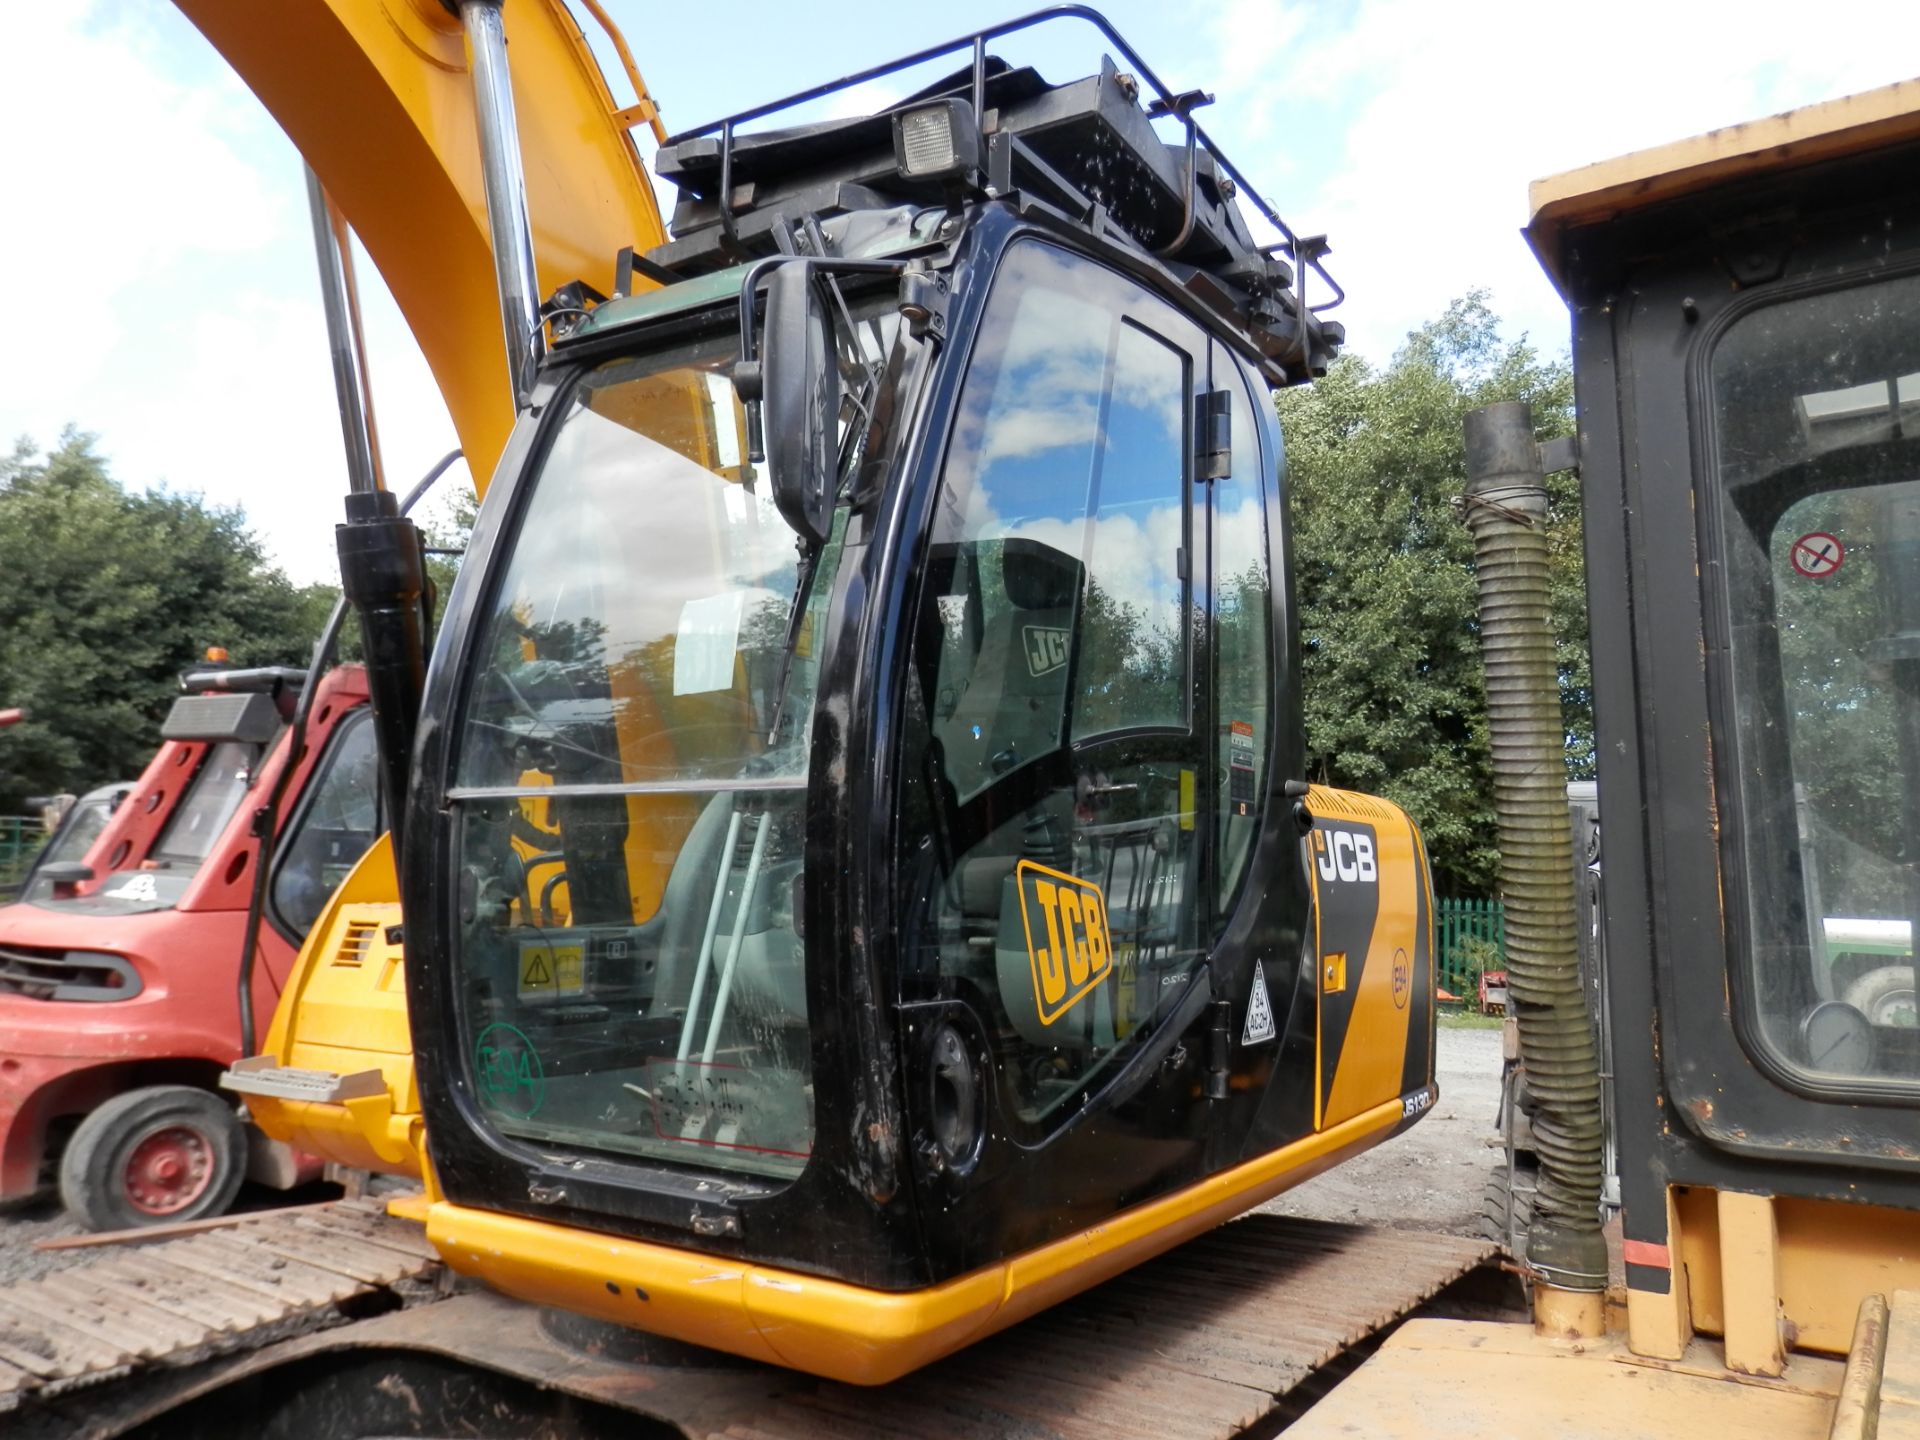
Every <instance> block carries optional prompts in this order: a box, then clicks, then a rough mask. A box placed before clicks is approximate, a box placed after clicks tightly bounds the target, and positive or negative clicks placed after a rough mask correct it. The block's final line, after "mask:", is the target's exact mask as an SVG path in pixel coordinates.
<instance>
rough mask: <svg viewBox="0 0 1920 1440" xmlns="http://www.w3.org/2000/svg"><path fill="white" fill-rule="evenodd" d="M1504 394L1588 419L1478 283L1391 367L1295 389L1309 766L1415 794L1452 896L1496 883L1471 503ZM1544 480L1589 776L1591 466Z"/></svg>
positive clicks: (1584, 770)
mask: <svg viewBox="0 0 1920 1440" xmlns="http://www.w3.org/2000/svg"><path fill="white" fill-rule="evenodd" d="M1501 400H1524V401H1527V402H1529V403H1530V404H1531V405H1532V406H1533V416H1534V423H1535V426H1536V428H1537V430H1538V433H1539V434H1540V436H1541V437H1542V438H1543V439H1544V438H1550V437H1553V436H1557V435H1564V434H1567V433H1569V431H1570V430H1571V428H1572V423H1573V379H1572V374H1571V372H1570V370H1569V368H1568V366H1567V365H1566V364H1565V363H1563V362H1558V361H1547V360H1542V359H1541V358H1540V356H1539V355H1538V354H1537V353H1536V352H1535V351H1534V350H1533V348H1532V347H1531V346H1530V345H1528V344H1527V343H1526V342H1525V341H1524V340H1522V341H1519V342H1517V343H1512V344H1508V343H1503V342H1502V341H1501V339H1500V336H1499V331H1498V324H1497V321H1496V319H1495V317H1494V315H1493V313H1492V311H1491V310H1490V309H1489V308H1488V307H1487V303H1486V297H1485V295H1484V294H1481V293H1474V294H1471V295H1469V296H1467V297H1466V298H1465V299H1463V300H1457V301H1455V302H1454V303H1453V304H1452V305H1450V306H1448V308H1447V310H1446V313H1445V314H1443V315H1442V316H1441V317H1440V318H1439V319H1438V320H1435V321H1433V322H1432V323H1431V324H1428V325H1426V326H1423V327H1422V328H1420V329H1419V330H1416V331H1415V332H1413V334H1411V335H1410V336H1409V337H1408V338H1407V342H1406V344H1405V345H1404V346H1402V348H1401V349H1400V351H1399V352H1398V353H1397V354H1396V355H1395V356H1394V357H1393V360H1392V363H1390V364H1389V365H1388V366H1387V367H1386V368H1385V369H1383V370H1377V369H1375V368H1373V367H1372V366H1370V365H1369V364H1368V363H1367V362H1366V361H1365V360H1364V359H1362V358H1360V357H1359V356H1356V355H1349V356H1346V357H1344V358H1342V359H1341V360H1339V361H1337V362H1336V363H1335V364H1334V365H1333V367H1332V368H1331V369H1330V370H1329V372H1328V374H1327V376H1326V378H1325V379H1323V380H1321V381H1319V382H1317V383H1316V384H1314V385H1313V386H1311V387H1308V388H1306V389H1302V390H1294V391H1287V392H1284V393H1283V394H1282V395H1281V397H1280V402H1279V404H1280V414H1281V423H1282V427H1283V429H1284V431H1285V434H1286V444H1287V465H1288V475H1289V484H1290V486H1291V491H1292V506H1293V515H1294V545H1293V548H1294V555H1295V583H1296V586H1297V592H1298V604H1299V614H1300V633H1301V641H1302V646H1303V650H1304V654H1303V664H1302V672H1303V673H1302V688H1303V692H1304V700H1305V708H1306V722H1307V750H1308V755H1309V761H1310V764H1311V766H1312V773H1313V776H1314V778H1315V779H1317V780H1321V781H1324V782H1326V783H1330V784H1334V785H1340V786H1347V787H1351V788H1353V789H1356V790H1365V791H1369V792H1372V793H1374V794H1379V795H1383V796H1385V797H1387V798H1388V799H1391V800H1393V801H1394V802H1395V803H1397V804H1399V805H1401V806H1403V807H1404V808H1405V809H1406V810H1407V811H1408V812H1409V813H1410V814H1411V815H1412V816H1413V817H1414V819H1415V821H1416V822H1418V824H1419V825H1420V827H1421V830H1422V832H1423V834H1424V835H1425V838H1426V842H1427V846H1428V850H1429V852H1430V854H1431V856H1432V859H1433V867H1434V871H1435V883H1436V885H1438V887H1439V888H1440V889H1442V890H1443V891H1446V892H1449V893H1453V894H1486V893H1490V892H1491V890H1492V888H1493V885H1494V879H1495V875H1496V872H1497V868H1498V864H1499V848H1498V843H1497V835H1496V827H1495V820H1494V815H1493V801H1492V794H1493V786H1492V768H1491V760H1490V755H1489V749H1488V740H1487V721H1486V690H1485V671H1484V669H1483V665H1482V661H1481V655H1480V644H1479V634H1478V626H1477V622H1476V613H1477V606H1476V596H1475V588H1474V566H1473V541H1472V537H1471V536H1470V535H1469V533H1468V531H1467V528H1466V525H1465V523H1464V522H1463V521H1462V519H1461V516H1460V508H1459V503H1458V502H1459V497H1460V495H1461V492H1462V491H1463V489H1464V488H1465V485H1466V469H1465V457H1464V446H1463V440H1462V433H1461V424H1462V420H1463V417H1464V416H1465V415H1466V413H1467V412H1468V411H1469V410H1473V409H1476V408H1478V407H1479V406H1482V405H1488V404H1492V403H1494V402H1495V401H1501ZM1548 490H1549V494H1550V499H1551V514H1550V517H1549V543H1550V545H1551V548H1552V556H1553V577H1552V587H1553V608H1554V619H1555V623H1556V628H1557V632H1558V636H1559V660H1560V685H1561V700H1562V704H1563V706H1564V710H1565V715H1566V731H1567V760H1568V765H1569V768H1570V770H1571V771H1572V773H1573V774H1574V776H1575V777H1576V778H1581V777H1585V776H1589V775H1591V774H1592V763H1593V705H1592V693H1591V679H1590V674H1589V669H1588V664H1587V625H1586V595H1585V590H1584V585H1583V579H1582V570H1581V550H1580V517H1579V509H1578V484H1577V481H1576V480H1575V479H1574V478H1573V477H1572V476H1570V475H1559V476H1553V477H1549V480H1548Z"/></svg>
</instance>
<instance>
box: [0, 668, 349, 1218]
mask: <svg viewBox="0 0 1920 1440" xmlns="http://www.w3.org/2000/svg"><path fill="white" fill-rule="evenodd" d="M182 688H183V689H184V690H186V691H187V692H188V693H186V694H183V695H182V696H181V698H180V699H178V700H177V701H175V702H174V706H173V709H172V710H171V712H170V713H169V714H168V716H167V719H166V721H165V723H164V724H163V725H162V727H161V744H160V748H159V750H158V751H157V752H156V753H155V755H154V757H153V760H152V761H151V762H150V763H149V764H148V765H147V767H146V770H145V772H144V773H143V774H142V775H141V776H140V778H139V780H138V781H136V782H134V783H133V784H132V785H131V786H122V787H115V788H116V790H118V791H119V792H121V798H120V799H119V802H118V803H117V804H115V805H113V806H112V808H111V810H110V811H109V812H108V813H106V814H105V815H104V818H103V822H102V823H101V824H100V825H99V827H98V830H97V833H96V834H95V835H94V836H93V837H92V839H91V841H90V842H89V843H87V844H86V845H85V846H84V849H83V850H82V851H81V853H80V854H79V856H78V858H66V856H58V857H56V856H47V857H43V861H42V863H41V864H40V865H38V866H37V868H36V870H35V872H34V874H33V877H32V882H31V884H30V885H29V886H28V887H27V888H26V889H25V890H24V891H23V892H22V895H21V898H20V899H19V901H18V902H16V903H14V904H10V905H6V906H4V907H0V1206H4V1205H6V1204H8V1202H17V1201H22V1200H25V1199H27V1198H29V1197H32V1196H35V1195H38V1194H41V1193H44V1192H45V1191H46V1190H48V1189H50V1188H51V1187H53V1186H56V1185H57V1186H58V1189H59V1192H60V1195H61V1198H62V1200H63V1202H64V1203H65V1205H66V1207H67V1208H68V1210H70V1211H71V1212H72V1213H73V1214H74V1215H75V1217H76V1218H78V1219H79V1220H80V1221H81V1222H82V1223H83V1224H85V1225H86V1226H88V1227H89V1228H92V1229H123V1228H131V1227H135V1226H140V1225H148V1224H155V1223H159V1222H163V1221H179V1220H189V1219H194V1218H197V1217H200V1216H204V1215H212V1214H218V1213H220V1212H222V1211H224V1210H225V1209H226V1208H227V1207H228V1206H229V1205H230V1204H231V1203H232V1202H233V1199H234V1196H235V1193H236V1192H237V1191H238V1190H239V1188H240V1185H241V1183H242V1181H243V1180H246V1179H252V1180H255V1181H259V1182H263V1183H265V1184H267V1185H271V1186H276V1187H279V1188H288V1187H291V1186H293V1185H296V1184H300V1183H304V1182H305V1181H308V1180H312V1179H315V1178H317V1177H318V1175H319V1171H320V1162H318V1161H317V1160H314V1159H313V1158H312V1157H307V1156H302V1155H300V1154H298V1153H297V1152H295V1151H293V1150H291V1149H289V1148H288V1147H286V1146H284V1145H280V1144H277V1143H276V1142H272V1141H269V1140H267V1139H266V1138H265V1137H264V1136H262V1135H261V1134H260V1133H259V1132H258V1131H256V1130H254V1129H253V1128H252V1127H251V1126H250V1125H249V1124H247V1122H246V1119H245V1116H244V1114H243V1113H241V1112H240V1111H238V1110H236V1109H235V1107H234V1105H233V1104H232V1103H231V1102H230V1101H229V1100H228V1099H227V1098H225V1097H224V1096H223V1095H222V1094H221V1093H220V1092H219V1091H218V1090H217V1089H216V1087H215V1081H216V1080H217V1078H218V1076H219V1074H220V1072H221V1070H222V1069H224V1068H225V1067H226V1066H227V1065H230V1064H231V1063H233V1061H234V1060H236V1059H237V1058H239V1057H240V1056H241V1055H242V1054H243V1053H245V1050H246V1048H247V1046H248V1043H249V1036H248V1034H247V1032H248V1030H250V1029H251V1026H252V1020H253V1017H254V1016H255V1015H270V1014H271V1013H272V1011H273V1006H274V1003H275V1001H276V1000H277V999H278V997H279V992H280V987H281V984H282V982H283V981H284V979H285V977H286V974H287V971H288V970H289V968H290V967H291V966H292V964H293V961H294V956H295V954H296V953H297V952H298V950H299V947H300V942H301V941H302V939H303V938H304V937H305V935H306V933H307V930H308V929H309V927H310V926H311V925H312V923H313V921H314V918H315V917H316V916H317V915H318V914H319V911H320V908H321V906H322V905H323V904H324V902H325V900H326V898H327V896H328V894H329V893H330V892H331V891H332V889H333V887H334V885H335V884H336V883H337V882H338V881H339V879H340V878H341V877H342V876H343V875H344V874H345V873H346V871H347V870H348V869H349V868H350V867H351V866H352V864H353V863H354V861H356V860H358V859H359V858H360V856H361V854H362V853H363V852H364V851H365V850H366V849H367V847H368V846H369V845H370V844H371V843H372V842H373V839H374V837H375V836H376V835H377V834H378V833H379V832H380V830H381V828H382V822H381V817H380V815H379V804H378V799H377V794H376V791H377V787H376V786H375V784H374V747H373V735H372V731H371V729H370V728H369V725H368V723H367V722H368V719H369V711H368V706H367V682H366V673H365V671H364V670H363V669H362V668H361V667H360V666H358V665H341V666H337V667H334V668H332V669H328V670H326V671H325V672H324V673H323V674H320V678H319V679H318V680H317V682H315V683H313V684H311V685H309V684H308V672H307V671H303V670H295V669H287V668H283V667H269V668H261V669H211V670H205V671H200V672H196V673H192V674H189V675H187V676H184V677H183V679H182ZM263 836H270V837H271V841H270V843H268V844H266V845H264V846H263V845H262V837H263ZM255 917H257V919H256V918H255ZM250 920H255V924H256V934H257V940H256V941H255V942H254V963H253V964H252V965H251V966H250V967H247V966H243V964H242V958H243V955H242V952H243V950H244V949H245V948H246V945H245V941H244V936H245V934H246V931H247V928H248V925H249V921H250ZM244 969H250V971H251V975H250V981H249V982H248V983H244V984H243V983H242V981H241V978H240V977H241V974H242V972H243V970H244Z"/></svg>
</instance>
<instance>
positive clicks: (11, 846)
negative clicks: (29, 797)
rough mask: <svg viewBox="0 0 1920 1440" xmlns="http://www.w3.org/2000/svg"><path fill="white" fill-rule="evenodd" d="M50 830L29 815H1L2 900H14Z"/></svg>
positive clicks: (0, 881)
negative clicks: (14, 894)
mask: <svg viewBox="0 0 1920 1440" xmlns="http://www.w3.org/2000/svg"><path fill="white" fill-rule="evenodd" d="M46 838H47V832H46V830H45V828H43V827H42V826H41V824H40V822H39V820H38V819H36V818H33V817H31V816H27V815H0V899H11V898H12V897H13V892H14V890H15V889H17V888H18V887H19V884H20V881H21V879H22V878H23V877H24V876H25V875H26V873H27V867H28V866H29V865H31V864H33V857H34V856H36V855H38V854H39V853H40V846H41V844H42V843H43V842H44V841H45V840H46Z"/></svg>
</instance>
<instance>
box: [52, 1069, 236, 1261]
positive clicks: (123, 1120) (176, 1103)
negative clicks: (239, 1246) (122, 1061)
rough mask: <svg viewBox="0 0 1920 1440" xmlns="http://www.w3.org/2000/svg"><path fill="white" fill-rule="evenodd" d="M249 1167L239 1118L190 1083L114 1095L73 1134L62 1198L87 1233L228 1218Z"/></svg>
mask: <svg viewBox="0 0 1920 1440" xmlns="http://www.w3.org/2000/svg"><path fill="white" fill-rule="evenodd" d="M246 1168H247V1139H246V1135H245V1133H244V1132H243V1131H242V1129H241V1127H240V1120H239V1117H238V1116H236V1115H235V1114H234V1113H233V1109H232V1107H231V1106H229V1105H228V1104H227V1103H226V1102H225V1101H223V1100H222V1099H221V1098H220V1097H219V1096H217V1095H213V1094H210V1093H209V1092H207V1091H205V1090H196V1089H194V1088H193V1087H192V1086H189V1085H154V1086H150V1087H148V1088H147V1089H144V1090H129V1091H128V1092H127V1093H126V1094H124V1095H116V1096H114V1097H113V1099H111V1100H109V1101H107V1103H106V1104H104V1105H102V1106H101V1107H100V1108H99V1109H97V1110H95V1111H94V1112H93V1113H92V1114H91V1115H89V1116H87V1118H86V1119H84V1120H82V1121H81V1122H80V1126H79V1128H78V1129H77V1130H75V1131H74V1132H73V1138H72V1139H71V1140H70V1141H68V1142H67V1152H66V1154H65V1155H64V1156H63V1157H62V1158H61V1161H60V1199H61V1201H62V1202H63V1203H64V1204H65V1205H66V1207H67V1210H68V1211H69V1212H70V1213H71V1214H72V1215H73V1217H74V1218H75V1219H76V1220H78V1221H79V1222H80V1223H81V1224H82V1225H84V1226H86V1227H87V1229H89V1230H133V1229H137V1228H139V1227H140V1226H143V1225H167V1224H173V1223H176V1222H178V1221H182V1220H198V1219H200V1218H202V1217H203V1216H207V1215H220V1214H223V1213H225V1211H226V1209H227V1207H228V1206H229V1205H231V1204H233V1197H234V1195H235V1194H236V1193H237V1192H238V1191H239V1189H240V1182H241V1180H242V1179H243V1178H244V1177H245V1173H246Z"/></svg>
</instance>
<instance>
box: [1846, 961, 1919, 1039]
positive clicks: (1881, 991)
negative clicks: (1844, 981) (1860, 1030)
mask: <svg viewBox="0 0 1920 1440" xmlns="http://www.w3.org/2000/svg"><path fill="white" fill-rule="evenodd" d="M1913 995H1914V990H1913V967H1912V966H1911V965H1882V966H1881V967H1880V968H1879V969H1878V970H1869V971H1868V972H1867V973H1866V974H1865V975H1862V976H1861V977H1860V978H1859V979H1858V980H1856V981H1854V982H1853V984H1851V985H1849V986H1848V987H1847V1004H1849V1005H1851V1006H1853V1008H1854V1009H1856V1010H1858V1011H1859V1012H1860V1013H1861V1014H1862V1015H1864V1016H1866V1017H1867V1019H1868V1021H1870V1022H1871V1023H1872V1024H1874V1025H1879V1026H1888V1027H1900V1028H1907V1027H1910V1026H1912V1025H1913V1023H1914V1019H1913V1017H1914V1013H1915V1009H1914V998H1913Z"/></svg>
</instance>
